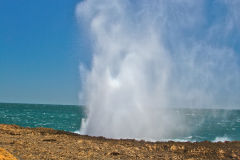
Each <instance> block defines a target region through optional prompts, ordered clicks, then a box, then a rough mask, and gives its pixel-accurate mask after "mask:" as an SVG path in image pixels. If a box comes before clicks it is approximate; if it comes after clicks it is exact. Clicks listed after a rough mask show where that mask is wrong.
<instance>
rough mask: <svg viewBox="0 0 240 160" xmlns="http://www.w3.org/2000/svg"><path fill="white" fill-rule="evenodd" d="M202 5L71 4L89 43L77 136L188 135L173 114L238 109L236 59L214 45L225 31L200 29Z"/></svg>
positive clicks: (164, 0)
mask: <svg viewBox="0 0 240 160" xmlns="http://www.w3.org/2000/svg"><path fill="white" fill-rule="evenodd" d="M204 3H205V1H203V0H199V1H190V0H179V1H176V0H139V1H130V0H101V1H99V0H86V1H83V2H80V3H79V4H78V6H77V9H76V14H77V17H78V19H79V20H80V22H81V24H85V27H86V28H88V29H87V30H86V32H88V33H89V36H90V37H91V39H92V42H93V43H92V48H93V53H92V54H93V59H92V66H91V68H90V69H87V68H84V67H81V74H82V75H83V74H84V75H85V76H84V79H83V90H82V91H81V94H80V95H81V97H80V98H81V99H84V102H85V104H86V106H87V117H88V118H87V120H86V121H85V122H84V124H83V125H82V129H81V131H82V132H83V133H84V134H88V135H94V136H105V137H111V138H140V139H155V140H157V139H164V138H171V137H177V136H179V135H184V134H185V133H187V132H190V131H191V128H190V126H186V125H185V122H184V118H183V117H182V116H181V115H178V113H177V112H175V111H174V108H179V107H192V108H193V107H194V108H196V107H198V108H201V107H216V106H217V107H237V106H236V105H239V104H240V100H239V97H240V92H239V90H240V84H239V82H240V78H239V77H240V76H239V75H240V74H239V73H240V72H239V63H238V62H237V58H236V53H235V52H234V50H233V49H232V48H231V47H229V46H220V45H216V42H214V37H215V36H217V35H218V34H227V32H230V31H231V30H230V29H229V28H225V27H224V25H223V24H219V25H218V24H212V26H210V27H208V28H204V25H205V23H206V17H205V15H204ZM221 3H224V5H226V6H227V7H230V4H227V3H226V2H225V1H222V2H221ZM225 3H226V4H225ZM226 23H228V22H226ZM229 23H230V22H229ZM234 23H235V21H234ZM202 28H204V29H202ZM197 33H202V34H205V35H198V34H197Z"/></svg>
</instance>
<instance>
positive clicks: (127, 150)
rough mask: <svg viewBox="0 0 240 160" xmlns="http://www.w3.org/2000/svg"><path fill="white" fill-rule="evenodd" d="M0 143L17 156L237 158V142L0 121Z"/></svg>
mask: <svg viewBox="0 0 240 160" xmlns="http://www.w3.org/2000/svg"><path fill="white" fill-rule="evenodd" d="M0 147H2V148H5V149H6V150H8V151H9V152H10V153H12V154H13V155H14V156H15V157H17V158H18V159H20V160H45V159H46V160H77V159H108V160H111V159H162V160H182V159H184V160H232V159H236V160H239V159H240V142H239V141H235V142H218V143H211V142H207V141H206V142H196V143H191V142H145V141H137V140H131V139H129V140H126V139H125V140H121V139H120V140H116V139H106V138H104V137H90V136H83V135H78V134H74V133H69V132H64V131H57V130H53V129H49V128H24V127H20V126H16V125H4V124H0Z"/></svg>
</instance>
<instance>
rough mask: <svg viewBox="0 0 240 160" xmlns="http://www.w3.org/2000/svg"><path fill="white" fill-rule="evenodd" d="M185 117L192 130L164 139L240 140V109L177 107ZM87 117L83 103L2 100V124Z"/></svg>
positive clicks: (65, 123) (61, 126) (69, 124)
mask: <svg viewBox="0 0 240 160" xmlns="http://www.w3.org/2000/svg"><path fill="white" fill-rule="evenodd" d="M175 111H176V112H177V113H178V114H181V115H183V116H184V117H185V121H186V123H187V125H188V126H191V128H192V132H191V133H188V134H186V135H181V136H179V137H172V138H171V139H162V140H161V141H168V140H173V141H206V140H207V141H213V142H217V141H235V140H240V110H236V109H235V110H229V109H228V110H224V109H176V110H175ZM85 118H86V114H85V110H84V106H76V105H46V104H10V103H0V124H16V125H20V126H24V127H47V128H53V129H57V130H65V131H69V132H77V131H79V130H80V124H81V121H82V119H85Z"/></svg>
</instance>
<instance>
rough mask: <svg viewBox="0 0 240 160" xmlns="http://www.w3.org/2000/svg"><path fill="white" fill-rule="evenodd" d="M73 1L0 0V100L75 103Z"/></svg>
mask: <svg viewBox="0 0 240 160" xmlns="http://www.w3.org/2000/svg"><path fill="white" fill-rule="evenodd" d="M78 2H79V0H40V1H32V0H1V1H0V102H21V103H47V104H48V103H53V104H78V103H79V102H78V92H79V90H80V87H81V86H80V74H79V63H80V62H83V63H85V62H86V63H88V61H89V56H88V55H87V54H85V51H86V48H84V46H86V45H84V43H86V41H85V40H82V39H81V38H82V37H83V36H81V32H80V28H79V25H78V24H77V19H76V16H75V7H76V4H77V3H78Z"/></svg>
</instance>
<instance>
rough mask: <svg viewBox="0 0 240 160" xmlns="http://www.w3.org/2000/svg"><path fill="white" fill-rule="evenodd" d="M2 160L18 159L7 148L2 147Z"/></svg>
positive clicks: (0, 155)
mask: <svg viewBox="0 0 240 160" xmlns="http://www.w3.org/2000/svg"><path fill="white" fill-rule="evenodd" d="M0 160H17V158H16V157H14V156H13V155H12V154H11V153H9V152H8V151H6V150H5V149H3V148H0Z"/></svg>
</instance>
